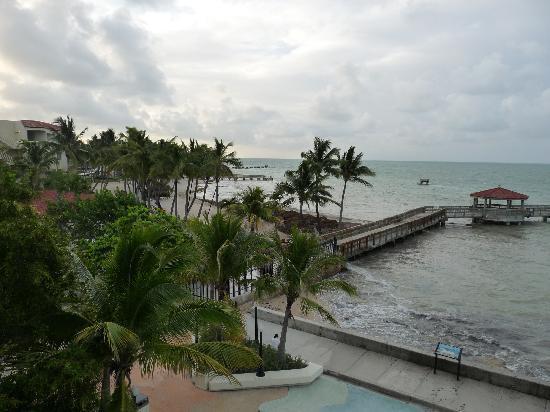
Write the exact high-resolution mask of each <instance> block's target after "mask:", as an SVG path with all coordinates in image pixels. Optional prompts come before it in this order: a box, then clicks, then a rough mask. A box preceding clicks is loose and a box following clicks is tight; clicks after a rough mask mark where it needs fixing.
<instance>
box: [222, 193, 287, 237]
mask: <svg viewBox="0 0 550 412" xmlns="http://www.w3.org/2000/svg"><path fill="white" fill-rule="evenodd" d="M222 203H223V202H222ZM225 204H226V205H227V208H228V210H229V212H231V213H233V214H235V215H236V216H238V217H240V218H243V219H246V220H247V221H248V223H249V225H250V231H251V232H254V231H257V230H258V223H259V221H260V220H264V221H266V222H273V221H274V220H275V217H274V216H273V211H274V209H275V208H276V205H275V202H273V201H270V200H268V196H267V195H266V194H265V193H264V191H263V189H262V188H261V187H258V186H256V187H250V186H249V187H247V188H246V189H245V190H243V191H242V192H241V193H238V194H237V196H235V197H234V198H233V199H230V200H229V201H226V202H225Z"/></svg>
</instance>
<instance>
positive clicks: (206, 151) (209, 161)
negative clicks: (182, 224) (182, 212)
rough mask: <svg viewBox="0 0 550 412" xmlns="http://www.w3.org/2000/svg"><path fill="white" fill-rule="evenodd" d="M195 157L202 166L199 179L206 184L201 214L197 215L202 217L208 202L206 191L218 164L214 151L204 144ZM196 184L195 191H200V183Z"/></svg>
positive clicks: (200, 209)
mask: <svg viewBox="0 0 550 412" xmlns="http://www.w3.org/2000/svg"><path fill="white" fill-rule="evenodd" d="M194 157H195V159H196V163H197V164H200V165H201V168H200V175H199V178H200V179H202V180H203V182H204V186H203V188H202V199H201V204H200V207H199V212H198V213H197V216H201V214H202V209H203V207H204V202H205V200H206V191H207V189H208V184H209V182H210V178H211V177H212V176H213V175H215V173H216V167H215V163H216V162H215V156H214V150H213V149H212V148H211V147H209V146H208V145H205V144H202V145H200V146H199V147H198V148H197V150H196V152H195V154H194ZM196 183H197V184H196V185H195V189H196V190H198V182H196Z"/></svg>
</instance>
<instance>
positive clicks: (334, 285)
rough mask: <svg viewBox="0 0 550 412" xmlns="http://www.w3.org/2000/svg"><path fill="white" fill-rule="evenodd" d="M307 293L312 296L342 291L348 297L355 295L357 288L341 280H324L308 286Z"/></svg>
mask: <svg viewBox="0 0 550 412" xmlns="http://www.w3.org/2000/svg"><path fill="white" fill-rule="evenodd" d="M307 291H308V292H309V293H311V294H313V295H318V294H320V293H325V292H336V291H342V292H344V293H346V294H348V295H350V296H355V295H357V288H356V287H355V286H353V285H351V284H349V283H348V282H346V281H345V280H342V279H324V280H320V281H319V282H316V283H313V284H311V285H308V287H307Z"/></svg>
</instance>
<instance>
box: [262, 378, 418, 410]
mask: <svg viewBox="0 0 550 412" xmlns="http://www.w3.org/2000/svg"><path fill="white" fill-rule="evenodd" d="M286 411H288V412H296V411H300V412H353V411H357V412H368V411H373V412H374V411H376V412H378V411H380V412H386V411H392V412H397V411H399V412H421V411H425V409H423V408H421V407H419V406H418V405H413V404H410V403H407V402H403V401H401V400H398V399H395V398H391V397H389V396H385V395H382V394H380V393H378V392H374V391H371V390H369V389H365V388H362V387H360V386H356V385H353V384H351V383H347V382H344V381H341V380H339V379H335V378H332V377H329V376H324V375H323V376H321V377H320V378H319V379H317V380H316V381H315V382H313V383H312V384H310V385H307V386H295V387H291V388H289V390H288V395H287V396H286V397H284V398H280V399H275V400H272V401H268V402H264V403H263V404H261V405H260V412H286Z"/></svg>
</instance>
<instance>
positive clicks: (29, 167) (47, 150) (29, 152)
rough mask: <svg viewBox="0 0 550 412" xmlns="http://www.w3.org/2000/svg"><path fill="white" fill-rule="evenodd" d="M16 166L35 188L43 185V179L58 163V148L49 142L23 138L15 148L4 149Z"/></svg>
mask: <svg viewBox="0 0 550 412" xmlns="http://www.w3.org/2000/svg"><path fill="white" fill-rule="evenodd" d="M4 151H5V153H6V155H7V157H9V158H10V159H11V162H12V163H13V165H14V167H15V168H16V169H17V170H19V172H20V173H21V174H24V175H26V176H27V177H28V179H29V182H30V185H31V188H32V189H33V190H36V189H39V188H40V187H41V185H42V184H41V179H42V177H43V176H44V174H45V173H46V172H47V171H48V170H49V169H50V167H51V166H52V165H53V164H55V163H56V161H57V154H56V148H55V147H54V146H53V145H52V144H51V143H49V142H36V141H28V140H21V141H20V142H19V146H18V147H17V148H15V149H10V148H5V149H4Z"/></svg>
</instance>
